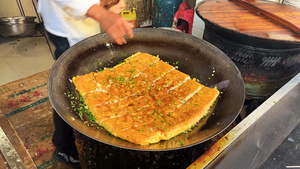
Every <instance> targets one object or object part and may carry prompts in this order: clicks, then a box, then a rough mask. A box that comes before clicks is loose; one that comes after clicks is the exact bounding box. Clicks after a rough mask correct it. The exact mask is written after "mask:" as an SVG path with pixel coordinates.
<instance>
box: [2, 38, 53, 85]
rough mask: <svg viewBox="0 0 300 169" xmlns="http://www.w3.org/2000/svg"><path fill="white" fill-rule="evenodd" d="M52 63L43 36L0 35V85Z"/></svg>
mask: <svg viewBox="0 0 300 169" xmlns="http://www.w3.org/2000/svg"><path fill="white" fill-rule="evenodd" d="M52 49H53V47H52ZM53 63H54V59H53V57H52V55H51V52H50V49H49V47H48V44H47V41H46V38H45V37H44V36H34V37H13V38H7V37H2V36H0V85H3V84H6V83H9V82H12V81H15V80H18V79H21V78H25V77H28V76H30V75H33V74H35V73H39V72H42V71H44V70H48V69H50V68H51V67H52V65H53Z"/></svg>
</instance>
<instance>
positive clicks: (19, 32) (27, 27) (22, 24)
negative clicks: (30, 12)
mask: <svg viewBox="0 0 300 169" xmlns="http://www.w3.org/2000/svg"><path fill="white" fill-rule="evenodd" d="M35 18H36V17H33V16H14V17H1V18H0V34H1V35H3V36H4V37H10V36H30V35H32V34H34V32H35V26H36V22H35V21H34V20H35Z"/></svg>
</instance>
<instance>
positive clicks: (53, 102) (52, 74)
mask: <svg viewBox="0 0 300 169" xmlns="http://www.w3.org/2000/svg"><path fill="white" fill-rule="evenodd" d="M133 31H134V33H135V34H136V33H139V32H142V33H143V32H148V33H149V32H152V31H156V32H157V31H158V32H160V33H162V34H164V33H166V34H174V35H179V34H180V36H181V37H182V36H184V37H188V38H189V39H192V41H195V42H199V43H200V42H201V43H203V44H205V45H206V47H208V48H209V49H212V50H213V51H217V52H218V53H223V52H222V51H221V50H219V49H218V48H216V47H215V46H213V45H211V44H210V43H208V42H206V41H204V40H202V39H199V38H197V37H194V36H191V35H188V34H185V33H181V32H177V31H173V30H165V29H154V28H135V29H133ZM100 37H101V39H105V40H107V42H108V43H110V44H114V45H116V44H115V43H114V42H113V41H112V39H111V38H110V37H109V35H108V34H106V33H100V34H97V35H94V36H91V37H89V38H86V39H84V40H82V41H80V42H78V43H77V44H75V45H74V46H72V47H71V48H69V49H68V50H67V51H65V52H64V53H63V54H62V56H61V57H60V58H59V59H58V60H57V61H56V62H55V63H54V65H53V66H52V68H51V71H50V73H49V78H48V95H49V101H50V103H51V105H52V106H53V108H54V109H55V110H56V112H57V113H58V114H59V116H60V117H61V118H62V119H63V120H64V121H65V122H66V123H68V124H69V125H70V126H71V127H72V128H74V129H75V130H77V131H78V132H80V133H82V134H83V135H85V136H87V137H89V138H92V139H94V140H96V141H98V142H101V143H103V144H107V145H110V146H114V147H118V148H125V149H129V150H135V151H170V150H178V149H182V148H187V147H191V146H194V145H198V144H201V143H203V142H206V141H208V140H210V139H212V138H213V137H215V136H217V135H218V134H220V133H222V132H223V131H224V130H225V129H226V128H228V127H229V126H230V125H231V124H232V123H233V122H234V121H235V119H236V118H237V116H238V115H239V113H240V112H241V110H242V108H243V104H244V100H245V88H244V82H243V78H242V76H241V73H240V72H239V70H238V68H237V67H236V65H235V63H234V62H232V61H231V60H230V59H229V57H228V56H227V55H225V54H224V53H223V56H222V57H227V58H228V59H229V60H228V61H229V62H230V67H231V68H233V69H234V71H236V72H237V77H236V78H237V79H239V82H240V85H242V86H243V87H242V88H241V91H240V93H241V94H240V96H239V97H240V98H241V102H240V103H239V105H240V106H239V109H238V110H236V112H238V113H236V114H235V115H234V116H232V120H231V122H230V123H228V124H227V125H226V126H225V127H223V128H222V129H221V130H219V131H217V132H215V133H214V134H213V135H212V136H210V137H207V138H206V139H203V140H201V141H199V142H195V143H192V144H189V145H184V146H176V147H174V148H164V149H147V148H141V146H140V147H136V148H135V147H134V148H133V147H128V146H122V145H115V144H112V143H110V142H106V141H101V140H99V139H97V138H95V137H93V136H91V135H88V134H87V133H85V132H84V131H83V130H82V129H79V128H78V127H77V126H75V125H74V124H73V123H70V121H68V120H67V119H66V117H65V116H64V115H63V114H62V113H60V111H59V110H58V109H57V107H56V106H55V105H56V104H57V102H56V99H55V98H54V95H53V92H52V91H53V84H52V83H53V81H52V80H51V79H53V78H54V77H55V76H56V73H57V69H58V67H60V66H61V65H62V64H63V63H64V61H65V59H66V58H67V57H68V56H69V54H71V53H72V52H74V51H73V49H76V48H79V47H81V46H84V45H85V44H86V43H87V42H90V41H92V40H93V39H100ZM128 42H130V39H128ZM228 66H229V65H228ZM82 123H83V122H82ZM112 137H115V136H112ZM160 142H162V141H160ZM129 143H130V142H129ZM130 144H133V143H130ZM155 144H157V143H155ZM137 146H139V145H137Z"/></svg>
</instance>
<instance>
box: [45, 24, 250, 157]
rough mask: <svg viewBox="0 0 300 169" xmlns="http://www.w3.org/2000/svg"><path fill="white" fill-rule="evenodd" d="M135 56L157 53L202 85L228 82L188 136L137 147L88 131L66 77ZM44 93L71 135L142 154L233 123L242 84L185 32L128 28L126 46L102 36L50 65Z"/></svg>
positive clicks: (218, 55)
mask: <svg viewBox="0 0 300 169" xmlns="http://www.w3.org/2000/svg"><path fill="white" fill-rule="evenodd" d="M136 52H146V53H149V54H152V55H159V57H160V58H161V60H163V61H167V62H169V63H170V64H173V63H176V62H177V63H178V65H176V66H178V70H180V71H182V72H184V73H186V74H188V75H190V76H191V77H192V78H193V77H195V78H197V79H199V80H200V82H201V83H202V84H204V85H206V86H211V85H214V84H218V83H219V82H221V81H224V80H226V81H228V82H229V85H228V87H227V88H226V89H225V90H224V91H223V93H222V94H221V95H220V98H219V100H218V103H217V104H216V107H215V108H214V110H213V113H212V115H211V116H210V117H209V118H208V120H207V122H206V121H205V120H203V122H200V123H199V124H198V127H195V128H194V129H193V130H192V131H191V132H188V133H185V134H181V135H180V136H177V137H175V138H173V139H170V140H168V141H161V142H159V143H156V144H152V145H148V146H140V145H136V144H133V143H130V142H128V141H125V140H122V139H120V138H117V137H115V136H112V135H110V134H109V133H108V132H106V131H105V130H104V129H98V130H97V129H95V128H93V127H88V126H87V125H86V124H84V123H83V121H82V120H80V119H79V118H77V117H76V114H75V113H74V112H73V110H72V108H71V103H70V99H69V98H68V97H67V96H66V93H67V91H72V92H74V93H75V96H78V92H77V91H76V89H75V87H74V85H73V84H72V82H71V81H70V79H72V77H74V76H77V75H84V74H87V73H90V72H91V71H96V70H99V69H100V68H101V69H103V68H104V67H112V66H114V65H116V64H118V62H120V61H122V60H124V59H125V58H126V57H128V56H131V55H132V54H134V53H136ZM99 62H101V63H102V64H99ZM214 71H215V73H213V72H214ZM212 74H214V75H213V76H212ZM221 84H222V83H221ZM48 93H49V98H50V102H51V104H52V106H53V107H54V109H55V110H56V111H57V112H58V114H59V115H60V116H61V117H62V118H63V119H64V120H65V121H66V122H67V123H68V124H70V125H71V126H72V127H73V128H74V129H76V130H77V131H79V132H81V133H83V134H84V135H86V136H88V137H90V138H93V139H95V140H97V141H99V142H102V143H106V144H109V145H113V146H117V147H120V148H126V149H131V150H146V151H148V150H149V151H158V150H159V151H163V150H174V149H179V148H184V147H189V146H193V145H196V144H199V143H202V142H204V141H207V140H209V139H211V138H212V137H214V136H216V135H217V134H219V133H221V132H222V131H223V130H224V129H226V128H227V127H228V126H229V125H230V124H231V123H232V122H233V121H234V120H235V118H236V117H237V116H238V114H239V113H240V111H241V108H242V107H243V103H244V97H245V90H244V83H243V79H242V76H241V74H240V72H239V70H238V68H237V67H236V66H235V64H234V63H233V62H232V61H231V60H230V58H229V57H228V56H226V55H225V54H224V53H223V52H221V51H220V50H219V49H218V48H216V47H214V46H212V45H211V44H209V43H208V42H206V41H204V40H201V39H198V38H196V37H194V36H191V35H188V34H185V33H181V32H177V31H172V30H163V29H154V28H138V29H134V37H133V38H132V39H128V43H127V44H126V45H121V46H120V45H117V44H115V43H114V42H113V41H112V39H111V38H110V37H109V36H108V35H107V34H98V35H95V36H92V37H90V38H87V39H85V40H83V41H81V42H79V43H77V44H75V45H74V46H72V47H71V48H70V49H68V50H67V51H66V52H64V53H63V54H62V56H61V57H60V58H59V59H58V60H57V61H56V62H55V64H54V65H53V67H52V69H51V72H50V75H49V79H48ZM205 123H206V124H205ZM203 124H205V125H204V126H203V127H202V128H200V126H202V125H203Z"/></svg>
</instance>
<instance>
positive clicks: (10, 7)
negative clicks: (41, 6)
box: [0, 0, 36, 17]
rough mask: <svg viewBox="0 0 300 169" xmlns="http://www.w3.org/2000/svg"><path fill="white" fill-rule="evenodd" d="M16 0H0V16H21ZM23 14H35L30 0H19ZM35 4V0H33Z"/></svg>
mask: <svg viewBox="0 0 300 169" xmlns="http://www.w3.org/2000/svg"><path fill="white" fill-rule="evenodd" d="M17 1H19V0H0V17H7V16H22V14H21V12H20V10H19V7H18V4H17ZM20 1H21V3H22V6H23V10H24V13H25V16H36V12H35V10H34V7H33V3H32V0H20ZM34 3H35V4H36V0H34Z"/></svg>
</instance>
